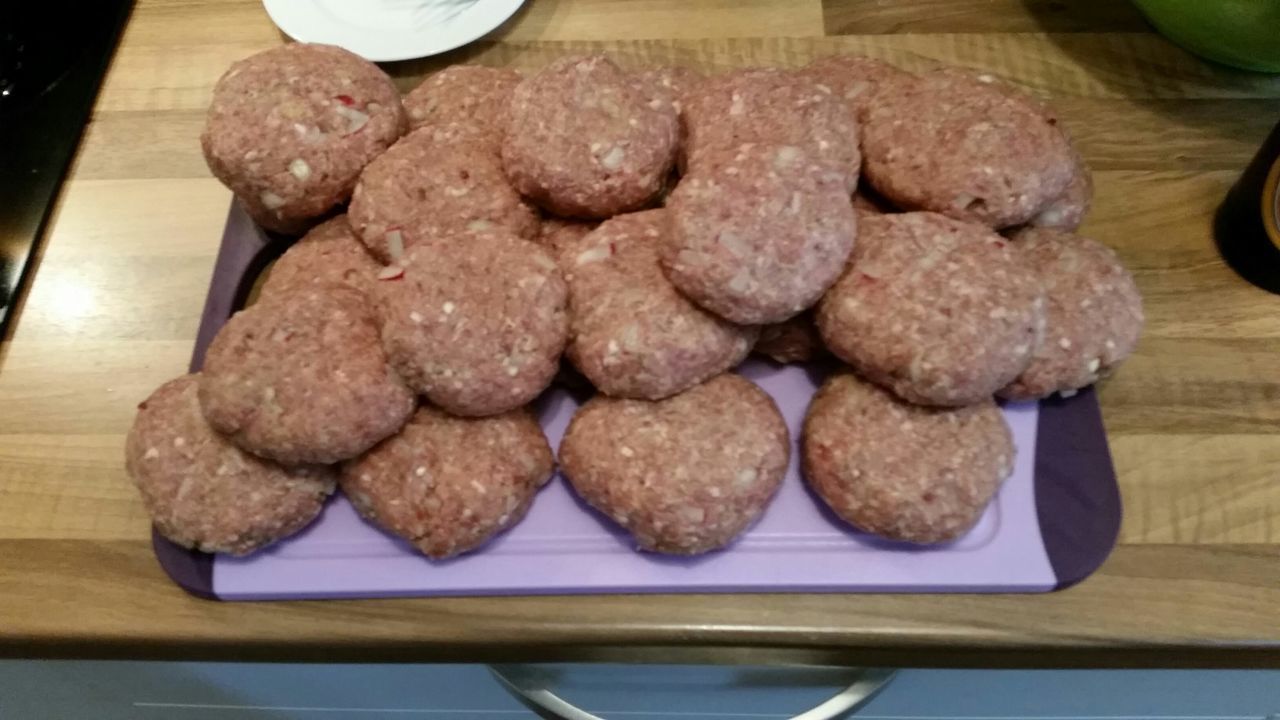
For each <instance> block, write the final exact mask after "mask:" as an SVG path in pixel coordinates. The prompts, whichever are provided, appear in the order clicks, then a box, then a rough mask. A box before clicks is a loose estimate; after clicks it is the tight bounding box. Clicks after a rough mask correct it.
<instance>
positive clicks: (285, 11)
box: [262, 0, 526, 63]
mask: <svg viewBox="0 0 1280 720" xmlns="http://www.w3.org/2000/svg"><path fill="white" fill-rule="evenodd" d="M475 2H476V5H475V6H474V7H473V8H472V9H471V10H474V9H476V7H479V6H481V4H482V3H487V4H489V5H491V6H492V8H493V10H494V12H493V18H492V19H493V20H494V21H495V22H493V23H492V24H490V23H488V22H485V23H481V26H482V27H483V28H484V29H483V30H481V31H480V32H478V33H467V34H465V35H462V36H459V37H457V38H453V39H450V40H448V41H446V42H445V43H443V45H441V46H440V47H438V48H432V49H426V50H421V49H419V50H413V51H405V52H390V53H385V54H384V53H380V52H367V51H366V50H367V48H366V49H357V48H356V46H357V45H358V44H359V43H350V44H348V43H344V42H334V41H332V40H330V41H329V42H327V43H325V44H333V45H338V46H339V47H341V48H344V49H346V50H349V51H351V52H353V53H355V54H357V55H359V56H361V57H363V58H364V59H366V60H368V61H370V62H375V63H383V62H402V61H405V60H417V59H420V58H426V57H432V56H435V55H442V54H444V53H447V52H450V51H452V50H456V49H458V48H460V47H462V46H464V45H469V44H471V43H473V42H475V41H477V40H479V39H480V38H483V37H484V36H486V35H488V34H489V33H491V32H493V31H494V30H497V29H498V28H500V27H502V26H503V25H504V24H505V23H506V22H507V21H508V20H510V19H511V18H512V17H513V16H514V15H515V14H516V13H517V12H519V10H520V8H521V7H523V6H524V4H525V2H526V0H475ZM262 6H263V8H264V9H265V10H266V12H267V16H268V17H270V18H271V22H272V24H274V25H275V26H276V28H278V29H279V30H280V32H282V33H284V34H285V35H288V36H289V37H290V38H291V39H292V40H294V41H295V42H320V41H317V40H310V39H307V38H306V37H303V36H306V35H308V34H309V33H306V32H297V31H299V30H300V28H299V26H298V23H299V22H300V21H302V19H303V18H309V19H310V20H312V21H319V22H324V21H323V19H322V18H323V14H324V13H323V11H322V10H320V9H319V8H318V7H316V0H262ZM326 25H327V26H328V27H330V28H331V29H332V30H334V31H335V32H334V35H336V36H339V37H340V36H341V34H342V33H341V30H342V28H343V27H344V26H341V25H336V26H335V25H332V24H329V23H326Z"/></svg>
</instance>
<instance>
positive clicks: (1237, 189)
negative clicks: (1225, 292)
mask: <svg viewBox="0 0 1280 720" xmlns="http://www.w3.org/2000/svg"><path fill="white" fill-rule="evenodd" d="M1213 234H1214V238H1215V240H1216V242H1217V244H1218V251H1219V252H1220V253H1222V259H1223V260H1225V261H1226V262H1227V264H1228V265H1230V266H1231V268H1232V269H1233V270H1235V271H1236V272H1237V273H1239V275H1240V277H1243V278H1244V279H1245V280H1248V281H1249V282H1251V283H1253V284H1254V285H1257V286H1258V287H1260V288H1262V289H1263V290H1267V291H1270V292H1273V293H1277V294H1280V125H1276V127H1275V129H1274V130H1272V131H1271V135H1270V136H1269V137H1268V138H1267V141H1266V142H1264V143H1263V144H1262V149H1261V150H1259V151H1258V154H1257V156H1256V157H1254V158H1253V162H1251V163H1249V167H1247V168H1245V170H1244V173H1243V174H1241V175H1240V179H1239V180H1237V181H1236V184H1235V186H1234V187H1232V188H1231V191H1230V192H1228V193H1227V198H1226V199H1225V200H1223V201H1222V205H1221V206H1220V207H1219V208H1218V213H1217V215H1216V216H1215V217H1214V222H1213Z"/></svg>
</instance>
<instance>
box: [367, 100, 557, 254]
mask: <svg viewBox="0 0 1280 720" xmlns="http://www.w3.org/2000/svg"><path fill="white" fill-rule="evenodd" d="M350 219H351V226H352V227H353V228H355V231H356V233H357V234H358V235H359V236H360V238H361V239H362V240H364V242H365V244H366V245H368V246H369V249H370V250H372V251H373V253H374V254H375V255H377V256H378V257H379V258H381V259H382V260H383V261H384V262H396V260H397V259H398V257H399V256H400V255H401V254H403V251H404V250H406V249H408V248H410V247H413V246H414V245H415V244H417V243H420V242H423V241H424V240H425V239H427V238H430V237H434V236H449V235H453V234H455V233H459V232H464V231H470V230H485V229H489V228H500V229H503V230H507V231H510V232H512V233H514V234H516V235H518V236H520V237H524V238H535V237H537V234H538V215H537V213H536V212H535V211H534V209H533V208H532V207H530V206H529V205H527V204H526V203H525V202H524V201H523V200H522V199H521V198H520V196H519V195H518V194H517V193H516V191H515V190H513V189H512V188H511V186H510V185H509V184H507V180H506V176H505V175H503V173H502V167H501V165H500V163H499V162H498V156H497V154H496V153H495V152H494V150H493V148H492V147H491V146H490V145H489V144H488V143H487V142H486V141H484V140H482V139H480V138H479V137H478V136H477V135H476V134H475V131H474V129H473V128H471V129H469V128H467V127H466V126H459V125H450V126H429V127H424V128H421V129H419V130H415V131H413V132H412V133H409V134H408V135H407V136H405V137H404V138H403V139H401V140H400V142H398V143H396V144H395V145H393V146H392V147H391V149H390V150H388V151H387V152H386V153H385V154H383V155H382V156H381V157H379V158H378V159H377V160H374V161H373V162H372V163H370V164H369V167H368V168H366V169H365V171H364V173H363V174H361V176H360V182H359V183H358V184H357V185H356V190H355V194H354V195H353V196H352V198H351V209H350Z"/></svg>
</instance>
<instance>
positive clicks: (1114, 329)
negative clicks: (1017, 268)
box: [1000, 228, 1143, 400]
mask: <svg viewBox="0 0 1280 720" xmlns="http://www.w3.org/2000/svg"><path fill="white" fill-rule="evenodd" d="M1014 248H1015V250H1016V251H1017V254H1018V255H1019V256H1020V257H1021V259H1022V261H1023V262H1024V264H1026V265H1027V266H1029V267H1030V268H1031V270H1032V272H1034V273H1035V274H1036V275H1037V276H1038V277H1039V278H1040V282H1041V283H1043V285H1044V288H1045V294H1046V297H1047V300H1048V305H1047V310H1046V313H1045V330H1044V342H1042V343H1040V345H1039V346H1038V347H1037V349H1036V351H1035V353H1034V354H1033V355H1032V357H1031V364H1030V365H1028V366H1027V369H1026V370H1024V371H1023V372H1022V374H1021V375H1019V376H1018V379H1017V380H1014V381H1013V382H1012V383H1011V384H1009V385H1008V386H1007V387H1005V388H1004V389H1003V390H1001V391H1000V395H1001V396H1003V397H1006V398H1011V399H1017V400H1029V399H1033V398H1041V397H1047V396H1049V395H1052V394H1053V393H1055V392H1060V393H1062V394H1063V395H1072V394H1075V391H1076V390H1079V389H1080V388H1083V387H1086V386H1088V385H1091V384H1093V383H1094V382H1097V380H1098V379H1099V378H1102V377H1105V376H1106V375H1108V374H1110V373H1111V371H1112V370H1114V369H1115V368H1116V366H1118V365H1119V364H1120V363H1121V362H1123V361H1124V360H1125V358H1127V357H1129V355H1130V354H1132V353H1133V350H1134V347H1135V346H1136V345H1137V344H1138V337H1139V336H1140V335H1141V334H1142V325H1143V313H1142V296H1141V295H1140V294H1139V293H1138V286H1137V285H1136V284H1135V283H1134V282H1133V276H1132V275H1130V274H1129V271H1128V270H1126V269H1125V268H1124V266H1123V265H1122V264H1121V263H1120V260H1119V258H1117V257H1116V254H1115V253H1114V252H1112V250H1111V249H1110V248H1108V247H1107V246H1105V245H1103V244H1102V243H1099V242H1096V241H1094V240H1090V239H1088V238H1085V237H1080V236H1078V235H1072V234H1070V233H1065V232H1061V231H1057V230H1049V229H1036V228H1028V229H1026V230H1023V231H1021V232H1019V233H1017V234H1016V235H1015V236H1014Z"/></svg>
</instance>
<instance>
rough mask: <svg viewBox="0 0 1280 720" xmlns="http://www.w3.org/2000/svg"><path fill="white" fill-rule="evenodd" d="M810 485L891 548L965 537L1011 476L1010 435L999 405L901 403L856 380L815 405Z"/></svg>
mask: <svg viewBox="0 0 1280 720" xmlns="http://www.w3.org/2000/svg"><path fill="white" fill-rule="evenodd" d="M802 446H803V447H802V454H801V457H802V461H803V464H804V473H805V477H806V479H807V480H808V482H809V486H810V487H812V488H813V490H814V492H816V493H817V494H818V496H819V497H820V498H822V500H823V502H825V503H826V504H827V506H828V507H830V508H831V510H832V511H834V512H835V514H836V515H838V516H840V517H841V518H842V519H844V520H845V521H846V522H848V523H850V524H852V525H854V526H856V527H858V528H859V529H862V530H865V531H867V532H869V533H873V534H875V535H879V536H881V537H885V538H889V539H892V540H905V541H909V542H915V543H939V542H947V541H949V540H954V539H956V538H958V537H960V536H962V535H964V534H965V533H966V532H968V531H969V529H970V528H972V527H973V526H974V525H975V524H976V523H977V522H978V519H979V518H980V517H982V513H983V511H984V510H985V509H986V507H987V505H988V503H990V502H991V498H992V497H994V496H995V493H996V490H998V489H999V488H1000V485H1001V483H1003V482H1004V481H1005V479H1006V478H1008V477H1009V475H1010V474H1011V473H1012V472H1013V459H1014V446H1013V437H1012V435H1011V434H1010V432H1009V427H1008V425H1006V424H1005V421H1004V416H1003V415H1001V414H1000V409H999V408H998V407H996V405H995V403H993V402H991V401H990V400H987V401H986V402H983V403H980V404H977V405H972V406H970V407H965V408H958V409H936V408H923V407H919V406H916V405H910V404H908V403H904V402H902V401H901V400H899V399H897V398H895V397H894V396H893V395H891V394H890V393H888V392H886V391H884V390H882V389H880V388H878V387H876V386H875V385H872V384H870V383H867V382H863V381H862V380H859V379H858V378H857V377H856V376H854V375H853V374H851V373H842V374H839V375H835V376H833V377H832V378H830V379H829V380H827V382H826V383H825V384H824V385H823V386H822V388H821V389H820V390H819V391H818V393H817V394H816V395H815V396H814V398H813V401H812V403H811V404H810V405H809V412H808V414H807V415H806V417H805V421H804V431H803V437H802Z"/></svg>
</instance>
